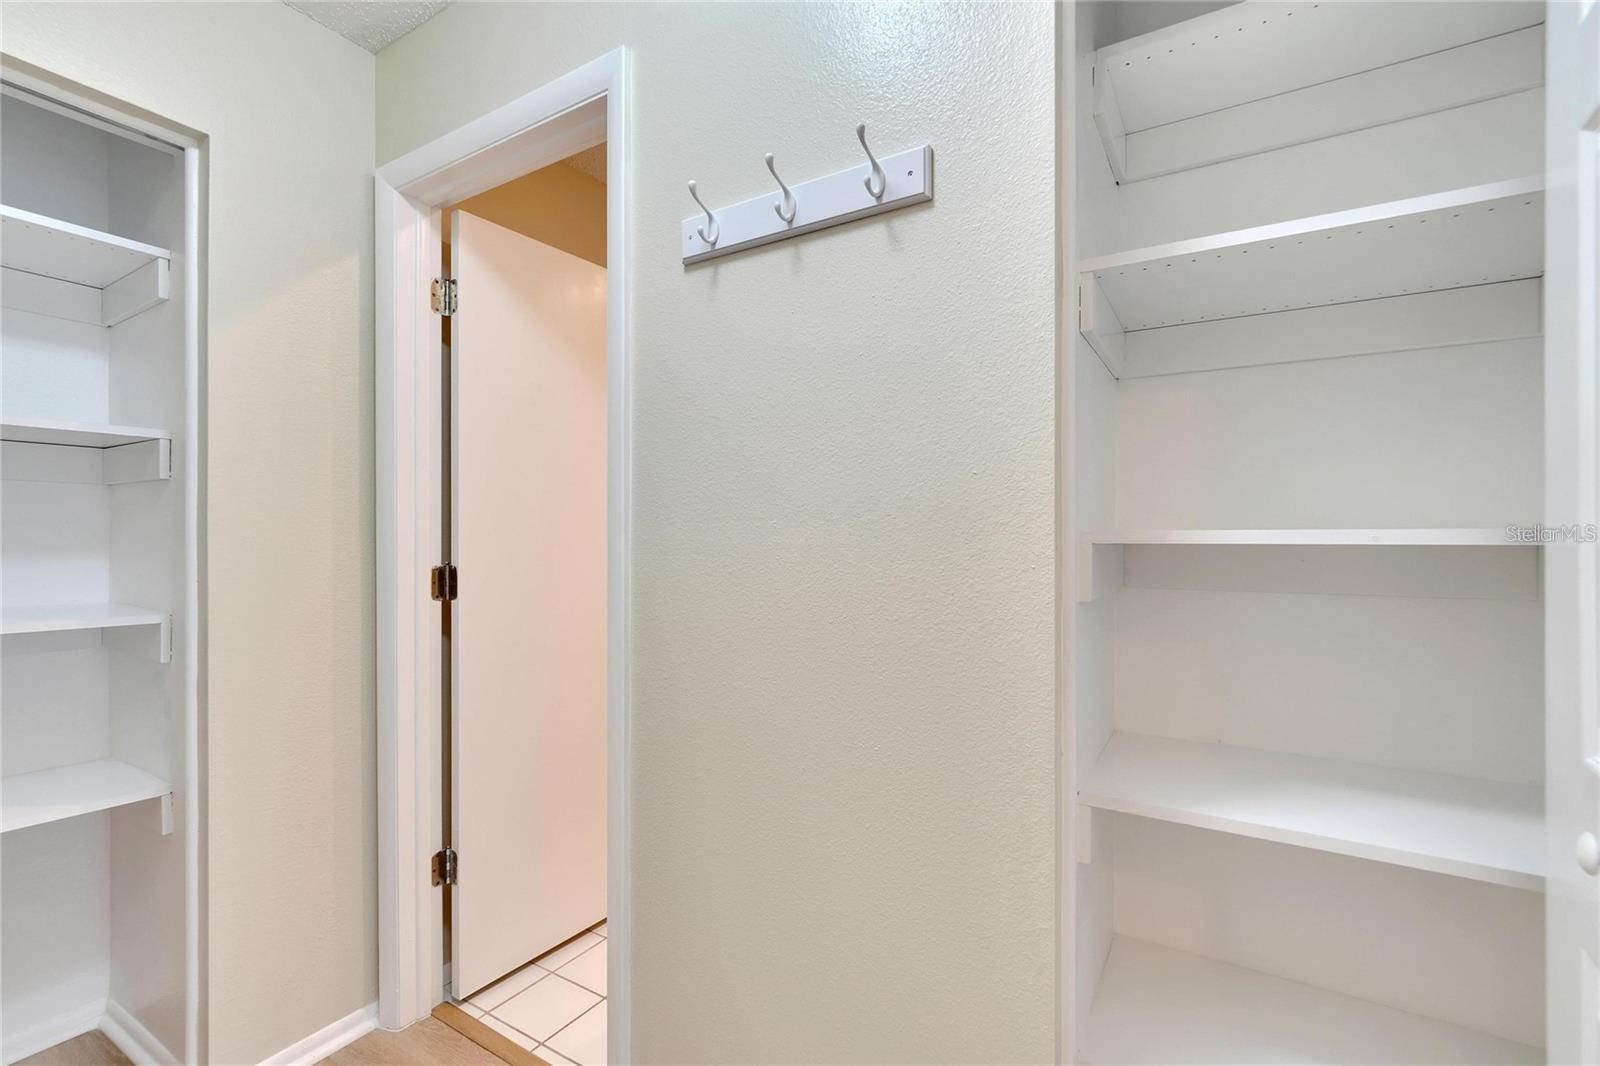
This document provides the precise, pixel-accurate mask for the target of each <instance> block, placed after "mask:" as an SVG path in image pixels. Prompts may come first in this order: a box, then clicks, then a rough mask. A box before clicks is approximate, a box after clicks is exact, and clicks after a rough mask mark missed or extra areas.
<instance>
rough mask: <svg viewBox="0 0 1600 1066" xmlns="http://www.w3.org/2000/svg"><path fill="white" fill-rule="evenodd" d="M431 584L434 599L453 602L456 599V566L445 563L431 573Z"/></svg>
mask: <svg viewBox="0 0 1600 1066" xmlns="http://www.w3.org/2000/svg"><path fill="white" fill-rule="evenodd" d="M429 574H430V575H431V581H430V584H431V585H432V586H433V598H434V599H436V600H453V599H455V598H456V582H457V577H456V564H455V563H445V564H444V565H442V566H436V567H434V568H433V569H432V570H431V571H429Z"/></svg>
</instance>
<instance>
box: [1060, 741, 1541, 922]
mask: <svg viewBox="0 0 1600 1066" xmlns="http://www.w3.org/2000/svg"><path fill="white" fill-rule="evenodd" d="M1078 798H1079V800H1080V802H1082V803H1084V804H1086V805H1087V806H1090V807H1095V808H1099V809H1101V810H1108V811H1117V812H1120V813H1123V814H1133V815H1139V816H1141V817H1145V818H1155V819H1159V820H1161V821H1166V822H1176V823H1178V824H1180V825H1191V826H1197V827H1199V828H1202V829H1212V830H1217V831H1220V832H1225V833H1234V834H1237V835H1239V836H1248V837H1255V838H1257V839H1261V840H1271V841H1276V842H1278V843H1282V844H1293V845H1297V846H1300V847H1307V848H1315V849H1317V850H1319V851H1328V852H1333V853H1335V854H1339V855H1351V856H1354V857H1356V858H1362V859H1372V860H1375V861H1378V862H1387V863H1392V864H1395V865H1398V866H1407V867H1411V868H1413V869H1418V870H1430V871H1432V872H1434V873H1441V874H1449V875H1451V876H1455V877H1465V878H1469V879H1471V880H1475V881H1487V882H1490V883H1493V884H1500V885H1508V886H1510V887H1513V888H1522V889H1529V890H1533V891H1540V890H1542V889H1543V888H1544V864H1545V830H1544V793H1543V790H1542V789H1540V788H1538V787H1537V786H1534V785H1513V784H1507V783H1504V782H1498V781H1484V780H1477V779H1474V778H1467V777H1454V776H1450V775H1446V774H1433V773H1422V772H1419V771H1414V770H1399V769H1394V768H1392V767H1384V766H1369V765H1366V764H1362V763H1350V762H1341V761H1338V760H1334V759H1316V758H1309V757H1307V756H1303V755H1288V754H1284V753H1281V752H1271V751H1258V750H1254V749H1246V748H1235V747H1230V746H1228V745H1225V744H1203V743H1198V742H1195V741H1188V740H1170V739H1167V738H1163V737H1150V736H1142V735H1140V734H1136V733H1123V732H1117V733H1114V734H1112V737H1111V741H1110V742H1109V743H1108V744H1107V745H1106V747H1105V750H1104V751H1102V752H1101V753H1100V756H1099V758H1098V759H1096V761H1095V764H1094V766H1093V767H1092V768H1091V769H1090V771H1089V772H1088V773H1087V774H1086V775H1085V777H1084V780H1083V782H1082V784H1081V785H1080V787H1079V789H1078Z"/></svg>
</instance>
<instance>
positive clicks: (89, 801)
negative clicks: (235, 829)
mask: <svg viewBox="0 0 1600 1066" xmlns="http://www.w3.org/2000/svg"><path fill="white" fill-rule="evenodd" d="M171 791H172V786H171V785H170V784H168V783H167V782H165V781H163V780H161V779H160V778H159V777H156V776H155V775H154V774H150V773H146V772H145V771H143V770H141V769H139V768H138V767H136V766H130V765H129V764H127V763H125V762H119V761H118V760H116V759H98V760H96V761H94V762H85V763H75V764H73V765H71V766H58V767H55V768H54V769H50V770H37V771H35V772H33V773H28V774H14V775H11V776H9V777H6V778H4V779H0V818H3V822H4V825H3V828H0V831H3V832H7V833H9V832H11V831H12V830H13V829H26V828H28V827H29V826H35V825H44V824H45V823H47V822H59V821H61V820H62V819H64V818H74V817H76V816H78V815H80V814H92V813H94V812H95V811H105V810H110V809H111V808H112V807H121V806H124V805H126V804H129V803H139V802H142V801H144V800H152V799H159V798H160V797H162V796H164V795H166V794H167V793H169V792H171Z"/></svg>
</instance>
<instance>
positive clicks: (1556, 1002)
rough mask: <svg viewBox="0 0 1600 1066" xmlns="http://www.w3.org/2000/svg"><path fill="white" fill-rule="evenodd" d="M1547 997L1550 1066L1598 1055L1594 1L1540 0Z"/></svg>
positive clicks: (1599, 46)
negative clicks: (1548, 538)
mask: <svg viewBox="0 0 1600 1066" xmlns="http://www.w3.org/2000/svg"><path fill="white" fill-rule="evenodd" d="M1546 17H1547V19H1548V22H1547V25H1546V33H1547V36H1546V70H1547V75H1546V77H1547V89H1546V93H1547V100H1546V113H1547V122H1546V127H1545V131H1546V138H1545V152H1546V158H1547V166H1546V170H1547V172H1548V181H1549V188H1548V191H1547V194H1546V200H1545V205H1546V206H1545V211H1546V215H1545V290H1544V297H1545V397H1546V400H1545V434H1546V448H1547V455H1546V470H1547V473H1546V487H1545V493H1546V499H1545V510H1546V514H1547V518H1546V522H1547V523H1548V524H1549V525H1550V526H1551V527H1552V529H1553V530H1554V531H1555V533H1556V534H1557V536H1556V537H1555V539H1554V540H1553V541H1552V542H1551V543H1549V544H1548V545H1547V546H1546V547H1545V637H1546V648H1547V652H1546V654H1547V656H1548V659H1547V665H1546V676H1545V699H1546V703H1547V707H1546V721H1545V731H1546V737H1545V743H1546V749H1547V757H1546V760H1545V775H1546V797H1545V817H1546V821H1547V823H1548V824H1549V827H1550V860H1549V861H1550V867H1549V871H1548V876H1547V878H1546V904H1545V906H1546V920H1545V930H1546V950H1545V970H1546V991H1547V996H1548V1003H1549V1032H1548V1037H1549V1040H1548V1046H1547V1048H1546V1052H1547V1055H1548V1058H1549V1061H1550V1062H1553V1063H1568V1062H1583V1063H1593V1062H1600V840H1597V838H1600V712H1597V701H1600V545H1597V544H1596V543H1595V531H1596V523H1597V522H1600V353H1597V348H1596V345H1597V337H1600V308H1597V295H1600V180H1597V170H1600V5H1597V4H1594V3H1585V4H1578V3H1564V2H1561V0H1555V2H1552V3H1550V4H1548V5H1546Z"/></svg>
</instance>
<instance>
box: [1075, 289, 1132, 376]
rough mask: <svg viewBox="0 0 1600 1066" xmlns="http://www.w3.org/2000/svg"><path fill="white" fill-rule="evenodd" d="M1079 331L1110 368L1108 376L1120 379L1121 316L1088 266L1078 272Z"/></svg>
mask: <svg viewBox="0 0 1600 1066" xmlns="http://www.w3.org/2000/svg"><path fill="white" fill-rule="evenodd" d="M1078 332H1079V334H1081V335H1082V336H1083V339H1084V340H1086V341H1088V342H1089V347H1091V348H1093V349H1094V352H1095V354H1096V355H1098V356H1099V357H1100V361H1101V362H1102V363H1104V364H1105V365H1106V369H1107V370H1109V371H1111V376H1112V377H1114V378H1116V379H1117V380H1119V381H1120V380H1122V375H1123V333H1124V332H1125V331H1124V329H1123V328H1122V320H1121V319H1119V318H1118V317H1117V312H1116V310H1115V309H1114V308H1113V307H1112V306H1111V301H1110V300H1108V299H1106V294H1105V292H1104V291H1103V290H1102V289H1101V288H1100V282H1099V281H1097V280H1095V276H1094V274H1093V273H1091V272H1090V271H1087V270H1086V271H1084V272H1083V273H1081V274H1079V275H1078Z"/></svg>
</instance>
